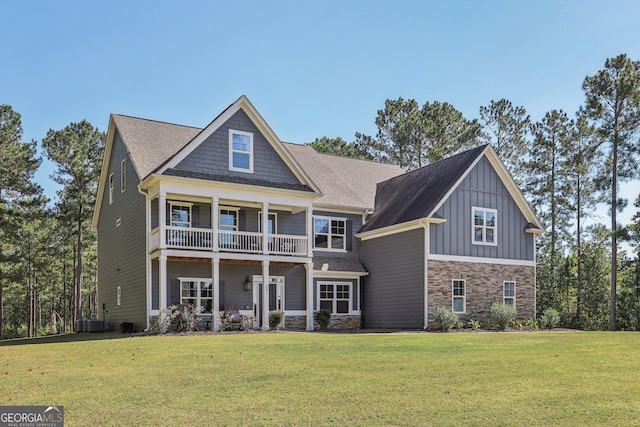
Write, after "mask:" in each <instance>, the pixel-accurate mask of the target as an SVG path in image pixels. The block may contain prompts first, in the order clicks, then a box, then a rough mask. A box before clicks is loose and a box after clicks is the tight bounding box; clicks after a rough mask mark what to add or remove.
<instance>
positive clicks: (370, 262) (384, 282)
mask: <svg viewBox="0 0 640 427" xmlns="http://www.w3.org/2000/svg"><path fill="white" fill-rule="evenodd" d="M424 233H425V230H424V229H422V228H419V229H415V230H410V231H405V232H402V233H397V234H393V235H389V236H383V237H378V238H375V239H371V240H365V241H363V242H361V243H360V246H361V247H360V253H361V257H360V260H361V261H362V264H363V266H364V268H365V269H366V270H367V271H368V272H369V275H368V276H366V277H364V278H363V282H364V283H363V284H362V295H363V296H362V321H363V327H366V328H422V327H423V326H424V262H425V253H424Z"/></svg>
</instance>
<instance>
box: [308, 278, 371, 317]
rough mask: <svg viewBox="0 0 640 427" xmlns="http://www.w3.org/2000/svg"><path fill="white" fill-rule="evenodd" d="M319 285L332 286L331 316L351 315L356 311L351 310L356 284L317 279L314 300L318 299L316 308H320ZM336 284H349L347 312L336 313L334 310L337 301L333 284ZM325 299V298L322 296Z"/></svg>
mask: <svg viewBox="0 0 640 427" xmlns="http://www.w3.org/2000/svg"><path fill="white" fill-rule="evenodd" d="M321 285H331V286H334V288H333V300H332V301H333V309H332V313H331V315H332V316H353V315H356V314H359V313H357V312H356V311H354V310H353V292H354V289H356V288H357V286H355V284H354V283H352V282H331V281H325V280H323V281H318V283H317V290H316V301H318V309H320V286H321ZM336 285H343V286H345V285H346V286H349V312H348V313H337V312H336V308H337V301H338V298H336V289H335V286H336ZM323 299H326V298H323ZM358 301H360V299H359V298H358Z"/></svg>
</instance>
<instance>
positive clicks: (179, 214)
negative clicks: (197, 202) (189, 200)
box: [170, 203, 191, 227]
mask: <svg viewBox="0 0 640 427" xmlns="http://www.w3.org/2000/svg"><path fill="white" fill-rule="evenodd" d="M170 225H171V226H173V227H191V205H188V204H183V203H171V223H170Z"/></svg>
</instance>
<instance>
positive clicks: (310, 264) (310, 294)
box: [304, 261, 314, 331]
mask: <svg viewBox="0 0 640 427" xmlns="http://www.w3.org/2000/svg"><path fill="white" fill-rule="evenodd" d="M304 267H305V269H306V270H307V331H313V329H314V325H313V306H314V304H313V261H310V262H307V263H306V264H305V265H304Z"/></svg>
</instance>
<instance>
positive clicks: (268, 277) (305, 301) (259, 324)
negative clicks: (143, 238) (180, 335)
mask: <svg viewBox="0 0 640 427" xmlns="http://www.w3.org/2000/svg"><path fill="white" fill-rule="evenodd" d="M231 255H232V254H229V256H231ZM229 256H226V257H225V256H224V255H223V256H222V257H217V256H214V257H212V258H203V257H177V256H164V255H159V256H158V257H156V258H152V259H150V260H149V263H150V266H149V267H150V268H149V271H150V285H149V289H148V293H149V295H148V300H149V307H148V311H149V316H150V317H154V316H158V315H159V314H160V310H162V309H163V308H165V307H169V306H171V305H189V304H191V305H193V306H194V307H196V308H198V310H199V311H200V314H199V319H200V321H199V324H200V325H203V326H207V327H208V328H209V329H210V330H213V331H218V330H219V329H220V325H219V324H218V314H219V313H220V312H221V311H225V310H226V311H229V310H230V309H234V310H237V314H238V316H239V315H242V314H245V315H247V316H252V317H253V328H254V329H261V330H268V329H269V312H270V311H272V310H282V311H283V312H284V313H285V318H284V321H283V323H282V324H281V327H284V328H287V329H301V330H305V329H306V330H313V301H312V295H313V265H312V263H311V262H310V261H309V260H306V259H305V260H302V262H300V261H299V262H290V261H285V260H282V259H280V260H267V259H262V260H247V259H234V258H233V257H231V258H230V257H229ZM237 326H238V325H236V327H237Z"/></svg>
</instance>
